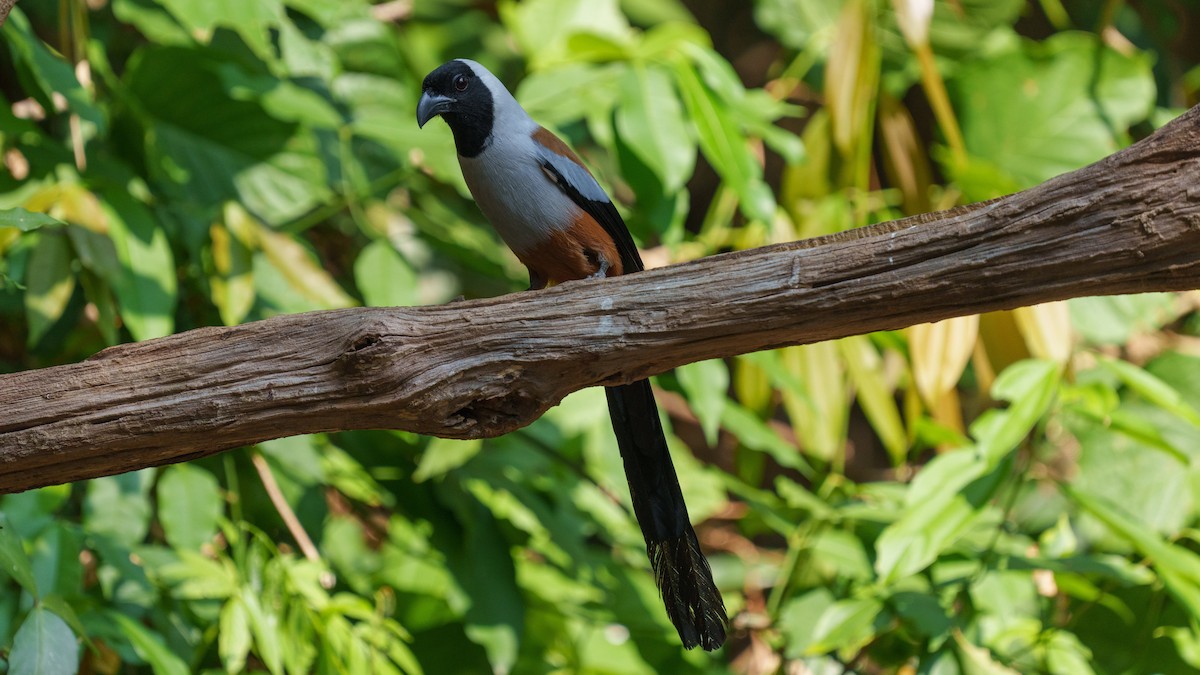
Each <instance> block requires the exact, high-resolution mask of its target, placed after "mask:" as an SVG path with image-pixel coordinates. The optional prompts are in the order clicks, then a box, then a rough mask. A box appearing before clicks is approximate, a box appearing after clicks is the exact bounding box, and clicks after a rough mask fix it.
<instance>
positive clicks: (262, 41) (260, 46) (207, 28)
mask: <svg viewBox="0 0 1200 675" xmlns="http://www.w3.org/2000/svg"><path fill="white" fill-rule="evenodd" d="M159 4H161V5H162V6H163V7H164V8H166V9H167V10H168V11H170V12H171V14H172V15H174V16H175V18H176V20H178V21H179V23H180V24H182V25H183V26H184V27H185V28H187V30H188V32H189V33H190V34H191V35H192V36H194V37H195V38H198V39H199V40H201V41H204V42H207V41H209V40H210V39H211V38H212V35H213V32H214V31H215V30H216V29H217V28H228V29H230V30H232V31H234V32H236V33H237V34H238V35H240V36H241V38H242V40H244V41H245V42H246V44H247V45H248V46H249V47H250V48H251V49H252V50H254V53H255V54H256V55H257V56H258V57H259V58H261V59H263V60H264V61H268V62H269V61H271V60H273V57H274V55H275V50H274V47H273V45H272V43H271V39H272V38H271V31H272V29H277V28H278V27H279V24H280V22H281V20H282V19H283V3H282V2H280V0H254V1H253V2H243V1H241V0H216V1H215V2H189V1H188V0H161V2H160V3H159Z"/></svg>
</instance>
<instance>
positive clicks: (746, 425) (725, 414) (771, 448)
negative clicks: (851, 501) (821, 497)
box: [721, 399, 816, 476]
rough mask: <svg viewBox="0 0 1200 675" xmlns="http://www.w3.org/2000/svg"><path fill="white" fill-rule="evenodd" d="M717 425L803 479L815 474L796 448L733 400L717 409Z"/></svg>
mask: <svg viewBox="0 0 1200 675" xmlns="http://www.w3.org/2000/svg"><path fill="white" fill-rule="evenodd" d="M721 424H722V425H723V426H724V427H725V428H726V429H728V430H729V432H730V433H732V434H733V435H734V436H736V437H737V439H738V441H739V442H740V443H741V444H742V445H744V446H746V447H747V448H750V449H751V450H757V451H758V452H765V453H766V454H768V455H770V456H771V458H772V459H774V460H775V461H776V462H779V464H780V466H786V467H787V468H789V469H796V470H797V471H799V472H800V473H802V474H804V475H805V476H814V475H816V472H815V471H814V470H813V468H812V466H811V465H810V464H809V463H808V462H807V461H805V459H804V455H802V454H801V453H800V448H797V447H796V446H795V444H793V443H789V442H787V441H785V440H783V438H782V437H781V436H780V435H779V434H778V433H776V432H775V430H773V429H772V428H771V427H770V426H768V425H767V423H766V422H764V421H762V420H761V419H759V418H758V417H756V416H755V415H754V413H752V412H750V411H749V410H746V409H745V408H744V407H742V406H740V405H738V404H737V403H735V402H734V401H730V400H728V399H726V401H725V405H724V406H722V410H721Z"/></svg>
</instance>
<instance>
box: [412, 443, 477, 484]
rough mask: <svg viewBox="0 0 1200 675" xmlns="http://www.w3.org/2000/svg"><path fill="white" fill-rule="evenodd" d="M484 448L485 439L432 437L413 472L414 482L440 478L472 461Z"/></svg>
mask: <svg viewBox="0 0 1200 675" xmlns="http://www.w3.org/2000/svg"><path fill="white" fill-rule="evenodd" d="M482 449H483V439H480V438H475V439H471V440H466V441H459V440H454V439H450V438H431V439H429V445H427V446H425V451H424V452H423V453H421V462H420V463H419V464H418V465H417V470H416V471H414V472H413V475H412V479H413V482H416V483H423V482H425V481H427V480H429V479H430V478H440V477H441V476H444V475H446V474H447V473H449V472H451V471H453V470H454V469H457V468H458V467H460V466H462V465H464V464H466V463H467V462H469V461H471V458H472V457H474V456H475V455H478V454H479V451H480V450H482Z"/></svg>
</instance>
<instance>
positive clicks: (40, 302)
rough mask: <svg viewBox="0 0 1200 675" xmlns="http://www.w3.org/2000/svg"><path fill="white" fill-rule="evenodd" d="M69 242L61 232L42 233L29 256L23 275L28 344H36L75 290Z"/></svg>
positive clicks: (61, 311) (60, 315)
mask: <svg viewBox="0 0 1200 675" xmlns="http://www.w3.org/2000/svg"><path fill="white" fill-rule="evenodd" d="M72 257H73V256H72V255H71V245H70V243H69V242H68V241H67V237H66V235H65V234H64V233H62V232H49V231H48V232H42V233H40V236H39V237H38V242H37V246H35V247H34V249H33V254H32V255H31V256H30V258H29V272H28V275H27V276H26V278H25V316H26V319H27V321H28V322H29V338H28V344H29V345H30V346H33V345H36V344H37V343H38V341H40V340H41V339H42V337H43V336H44V335H45V334H46V331H48V330H50V328H51V327H52V326H53V325H54V324H55V322H57V321H58V320H59V319H60V318H61V317H62V315H63V312H64V311H66V309H67V303H68V302H70V301H71V294H72V293H73V292H74V291H75V277H74V276H73V275H72V273H71V259H72Z"/></svg>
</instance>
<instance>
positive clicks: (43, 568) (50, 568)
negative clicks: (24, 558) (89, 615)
mask: <svg viewBox="0 0 1200 675" xmlns="http://www.w3.org/2000/svg"><path fill="white" fill-rule="evenodd" d="M32 544H33V546H32V548H31V550H30V552H29V560H30V563H31V564H32V565H33V576H34V578H35V579H36V580H37V589H38V591H39V592H40V593H41V594H43V595H50V594H57V595H59V596H67V597H78V596H79V595H80V594H81V593H83V565H81V564H80V562H79V550H80V549H81V548H82V547H83V537H82V536H81V535H80V532H79V528H78V527H77V526H75V525H74V524H71V523H62V522H58V523H54V524H52V525H51V526H50V527H47V528H46V529H45V530H43V531H42V533H41V535H39V536H38V538H37V539H35V540H34V541H33V542H32Z"/></svg>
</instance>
